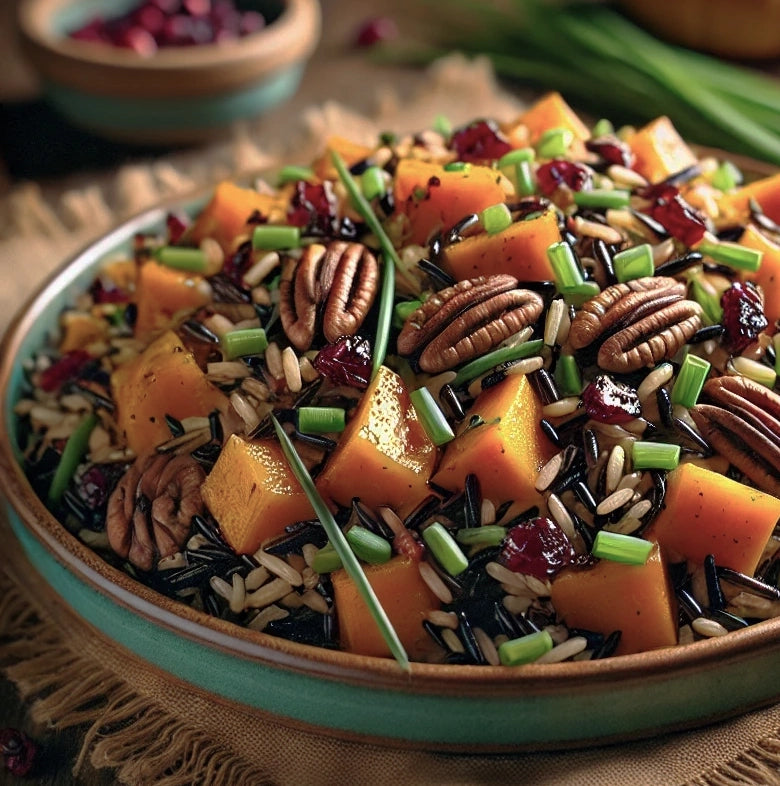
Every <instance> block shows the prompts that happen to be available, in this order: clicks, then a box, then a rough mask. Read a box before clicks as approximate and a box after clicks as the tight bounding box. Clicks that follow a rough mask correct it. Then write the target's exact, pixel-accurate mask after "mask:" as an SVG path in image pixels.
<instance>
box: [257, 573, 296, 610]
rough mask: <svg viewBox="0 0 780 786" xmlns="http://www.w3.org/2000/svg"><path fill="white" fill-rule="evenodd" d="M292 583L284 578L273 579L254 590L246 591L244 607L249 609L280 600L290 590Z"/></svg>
mask: <svg viewBox="0 0 780 786" xmlns="http://www.w3.org/2000/svg"><path fill="white" fill-rule="evenodd" d="M291 589H292V584H290V582H289V581H285V580H284V579H273V580H272V581H269V582H268V583H267V584H263V586H262V587H260V588H259V589H257V590H255V591H254V592H250V593H247V596H246V607H247V608H249V609H257V608H262V607H263V606H268V605H270V604H271V603H276V601H278V600H281V599H282V598H283V597H284V596H285V595H286V594H287V593H288V592H289V591H290V590H291Z"/></svg>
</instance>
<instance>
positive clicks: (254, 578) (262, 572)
mask: <svg viewBox="0 0 780 786" xmlns="http://www.w3.org/2000/svg"><path fill="white" fill-rule="evenodd" d="M270 578H271V573H270V572H269V571H268V569H267V568H264V567H262V565H261V566H260V567H258V568H252V570H250V571H249V573H247V574H246V578H245V579H244V585H245V586H246V588H247V589H248V590H249V591H250V592H254V590H256V589H260V587H262V586H263V584H265V583H266V581H268V579H270Z"/></svg>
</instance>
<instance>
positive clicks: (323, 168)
mask: <svg viewBox="0 0 780 786" xmlns="http://www.w3.org/2000/svg"><path fill="white" fill-rule="evenodd" d="M372 152H373V148H371V147H368V146H367V145H361V144H359V143H358V142H353V141H352V140H351V139H347V138H345V137H343V136H331V137H328V140H327V142H326V143H325V150H324V151H323V153H322V155H320V156H319V157H318V158H317V159H315V161H314V163H313V164H312V169H313V170H314V174H315V175H316V176H317V177H318V178H319V179H320V180H338V179H339V173H338V172H337V171H336V167H334V166H333V160H332V158H331V156H332V154H333V153H338V154H339V155H340V156H341V158H342V159H343V160H344V163H345V164H346V165H347V167H351V166H354V165H355V164H357V163H358V162H359V161H362V160H363V159H364V158H367V157H368V156H370V155H371V153H372Z"/></svg>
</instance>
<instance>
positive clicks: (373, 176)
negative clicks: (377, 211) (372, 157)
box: [360, 166, 387, 200]
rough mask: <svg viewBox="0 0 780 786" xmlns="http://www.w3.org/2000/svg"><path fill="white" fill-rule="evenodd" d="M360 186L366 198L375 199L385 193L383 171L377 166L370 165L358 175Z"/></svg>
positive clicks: (385, 184) (385, 185) (385, 186)
mask: <svg viewBox="0 0 780 786" xmlns="http://www.w3.org/2000/svg"><path fill="white" fill-rule="evenodd" d="M360 188H361V189H362V191H363V196H365V198H366V199H369V200H370V199H376V197H381V196H384V195H385V194H386V193H387V183H386V182H385V172H384V170H383V169H381V168H380V167H378V166H370V167H368V169H366V170H365V172H363V174H362V175H361V176H360Z"/></svg>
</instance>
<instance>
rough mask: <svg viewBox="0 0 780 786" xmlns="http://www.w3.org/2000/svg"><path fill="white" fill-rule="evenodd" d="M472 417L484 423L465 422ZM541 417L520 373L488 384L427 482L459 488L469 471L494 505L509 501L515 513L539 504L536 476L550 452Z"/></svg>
mask: <svg viewBox="0 0 780 786" xmlns="http://www.w3.org/2000/svg"><path fill="white" fill-rule="evenodd" d="M475 416H479V417H480V418H481V419H482V421H484V423H482V425H477V426H470V423H469V422H470V421H471V419H472V418H473V417H475ZM541 418H542V410H541V404H540V402H539V401H538V400H537V398H536V395H535V394H534V391H533V388H532V387H531V384H530V383H529V382H528V378H527V377H526V376H525V375H519V374H518V375H513V376H509V377H507V378H506V379H505V380H504V381H503V382H500V383H499V384H498V385H494V386H493V387H490V388H488V389H487V390H485V391H483V392H482V393H480V395H479V396H478V398H477V400H476V401H475V402H474V404H473V406H472V407H471V409H470V410H469V412H468V413H467V414H466V418H465V420H464V421H463V425H464V427H465V430H461V432H460V433H459V434H458V436H456V438H455V439H454V440H453V441H452V442H450V443H449V444H448V445H447V448H446V450H445V452H444V456H443V457H442V460H441V464H440V466H439V469H438V471H437V472H436V474H435V475H434V476H433V478H432V482H433V483H435V484H437V485H439V486H442V487H443V488H445V489H449V490H450V491H458V490H460V489H462V488H463V487H464V485H465V482H466V476H467V475H469V474H471V473H474V474H475V475H476V476H477V477H478V478H479V483H480V488H481V490H482V494H483V496H484V497H487V498H488V499H490V500H492V501H493V502H494V503H495V504H496V505H500V504H502V503H504V502H508V501H510V500H511V501H512V502H513V505H512V511H513V512H516V513H519V512H521V511H523V510H526V509H528V508H530V507H532V506H533V505H537V504H539V502H540V501H541V495H540V494H539V492H538V491H537V490H536V488H535V484H536V477H537V475H538V473H539V470H540V469H541V467H542V466H543V465H544V464H545V463H546V462H547V461H548V460H549V459H550V458H551V457H552V455H553V453H554V452H555V447H554V446H553V445H552V443H551V442H550V441H549V440H548V439H547V438H546V437H545V436H544V434H543V433H542V430H541V429H540V428H539V421H540V420H541Z"/></svg>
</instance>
